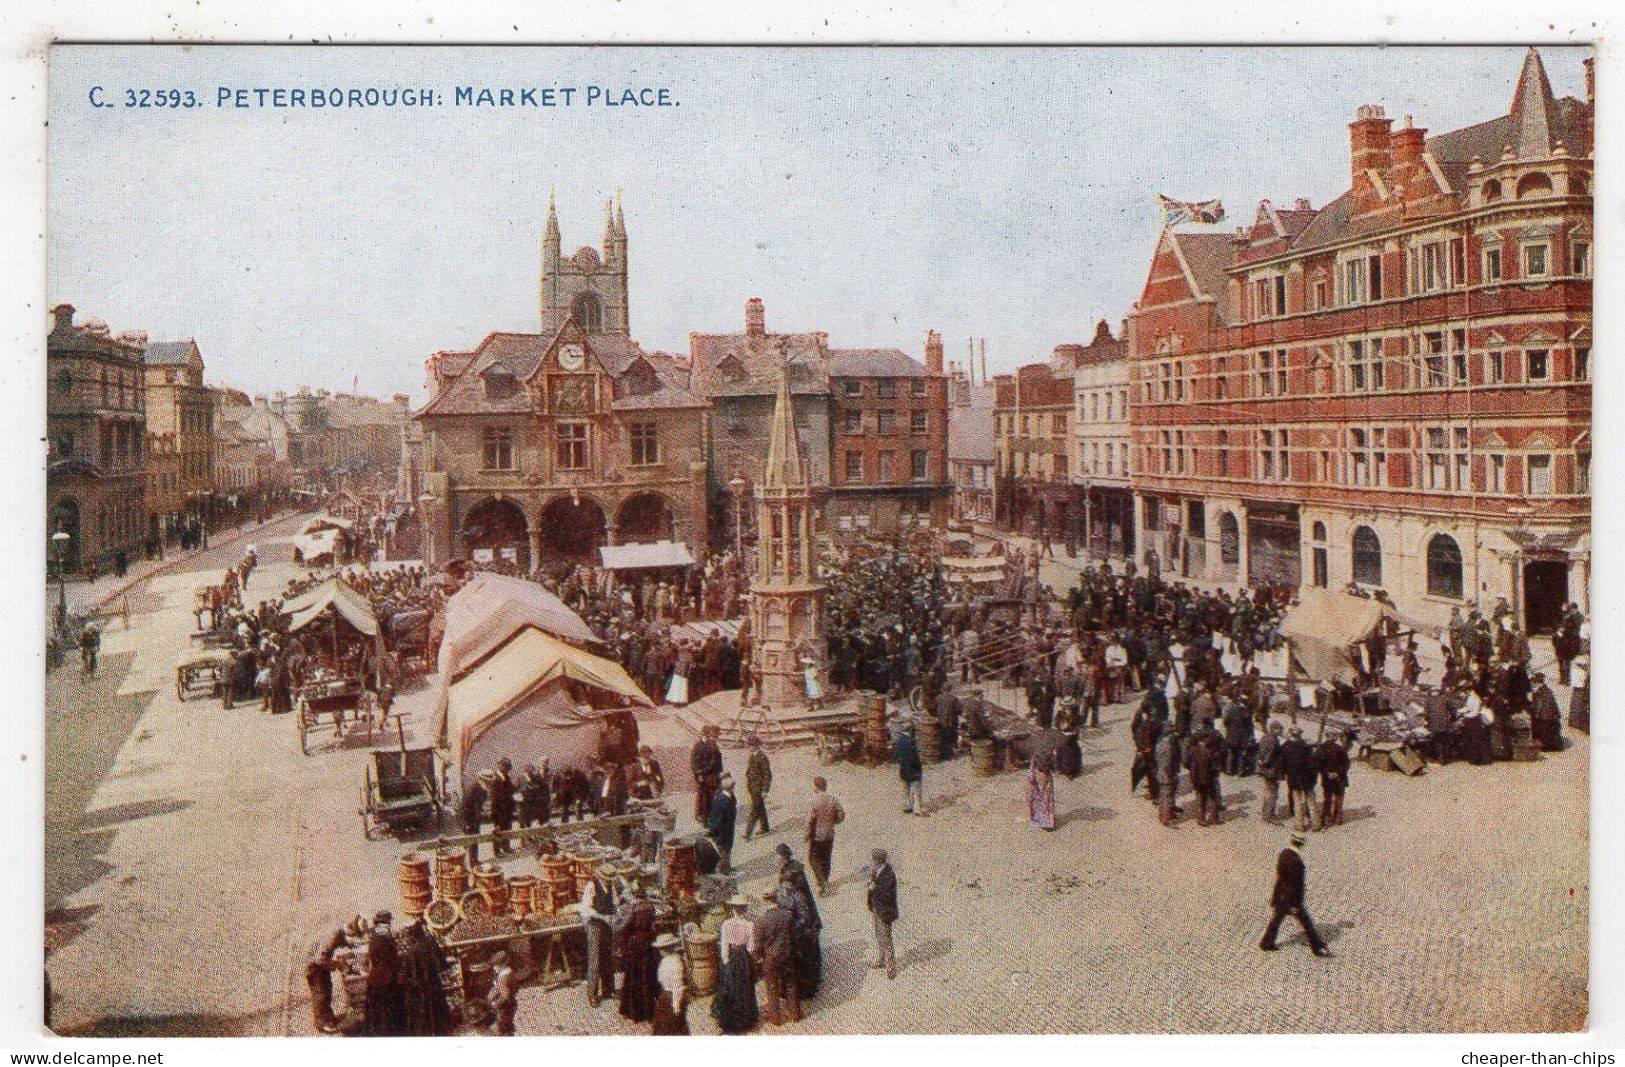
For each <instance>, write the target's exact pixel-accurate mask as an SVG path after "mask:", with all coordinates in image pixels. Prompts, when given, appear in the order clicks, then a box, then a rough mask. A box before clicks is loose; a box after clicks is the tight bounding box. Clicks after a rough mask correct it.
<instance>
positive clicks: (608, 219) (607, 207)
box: [604, 197, 615, 260]
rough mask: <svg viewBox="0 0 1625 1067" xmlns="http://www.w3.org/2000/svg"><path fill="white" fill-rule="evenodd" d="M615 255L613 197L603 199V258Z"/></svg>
mask: <svg viewBox="0 0 1625 1067" xmlns="http://www.w3.org/2000/svg"><path fill="white" fill-rule="evenodd" d="M614 255H615V199H614V198H613V197H611V198H610V199H608V200H605V201H604V258H605V259H606V260H607V259H609V258H610V257H612V256H614Z"/></svg>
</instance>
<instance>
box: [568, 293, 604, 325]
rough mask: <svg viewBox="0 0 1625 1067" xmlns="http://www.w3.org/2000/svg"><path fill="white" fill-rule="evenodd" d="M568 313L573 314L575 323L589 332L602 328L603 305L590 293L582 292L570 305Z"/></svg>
mask: <svg viewBox="0 0 1625 1067" xmlns="http://www.w3.org/2000/svg"><path fill="white" fill-rule="evenodd" d="M570 314H572V315H574V316H575V320H576V325H577V326H580V327H581V328H582V329H583V330H586V331H587V332H589V333H591V332H593V331H595V330H601V329H603V328H604V305H603V304H602V303H600V302H599V300H598V297H597V296H595V295H594V294H592V293H582V294H581V295H580V296H578V297H576V298H575V302H574V303H573V304H571V305H570Z"/></svg>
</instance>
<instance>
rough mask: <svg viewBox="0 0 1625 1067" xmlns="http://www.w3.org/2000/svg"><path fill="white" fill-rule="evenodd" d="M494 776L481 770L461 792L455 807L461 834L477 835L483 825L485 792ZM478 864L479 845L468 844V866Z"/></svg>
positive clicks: (490, 772) (474, 843) (472, 842)
mask: <svg viewBox="0 0 1625 1067" xmlns="http://www.w3.org/2000/svg"><path fill="white" fill-rule="evenodd" d="M495 779H496V774H495V773H494V772H492V771H488V770H482V771H480V773H479V774H477V775H475V776H474V781H473V782H471V783H469V785H468V786H467V787H466V788H465V789H464V790H463V797H462V800H461V801H460V802H459V803H458V805H457V821H458V823H459V824H460V825H461V827H462V830H463V833H464V834H466V835H468V836H469V837H474V836H476V835H477V834H479V832H480V829H481V827H482V826H483V825H484V823H485V800H486V796H487V790H488V788H489V787H490V784H491V782H492V781H494V780H495ZM479 862H480V845H479V842H478V841H470V842H469V843H468V865H469V867H474V866H476V865H477V864H478V863H479Z"/></svg>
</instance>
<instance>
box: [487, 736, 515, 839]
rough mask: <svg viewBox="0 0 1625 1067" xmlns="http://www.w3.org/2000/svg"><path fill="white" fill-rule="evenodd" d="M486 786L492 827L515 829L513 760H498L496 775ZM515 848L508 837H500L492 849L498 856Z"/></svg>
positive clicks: (497, 829) (500, 829) (504, 758)
mask: <svg viewBox="0 0 1625 1067" xmlns="http://www.w3.org/2000/svg"><path fill="white" fill-rule="evenodd" d="M486 788H487V791H488V792H489V793H490V794H491V829H493V830H496V831H498V832H500V831H503V830H511V829H513V814H514V781H513V761H511V760H510V759H508V757H506V756H504V757H502V758H501V759H499V760H497V773H496V777H495V778H493V779H492V780H491V784H490V785H489V786H487V787H486ZM513 850H514V846H513V844H512V842H510V841H508V840H507V839H506V838H498V839H497V842H496V845H495V846H494V848H493V850H492V851H494V852H495V853H496V854H497V855H498V856H505V855H507V854H508V853H510V852H512V851H513Z"/></svg>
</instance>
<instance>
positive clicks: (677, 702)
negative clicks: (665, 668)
mask: <svg viewBox="0 0 1625 1067" xmlns="http://www.w3.org/2000/svg"><path fill="white" fill-rule="evenodd" d="M693 669H694V657H693V656H692V655H691V654H690V653H689V651H688V646H687V645H680V646H679V647H678V649H677V661H676V662H675V663H674V664H673V665H672V668H671V683H670V684H669V685H667V686H666V703H668V704H670V705H672V706H674V707H679V708H680V707H682V706H683V705H684V704H687V703H688V675H689V672H690V671H692V670H693Z"/></svg>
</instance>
